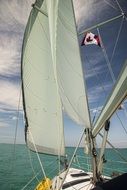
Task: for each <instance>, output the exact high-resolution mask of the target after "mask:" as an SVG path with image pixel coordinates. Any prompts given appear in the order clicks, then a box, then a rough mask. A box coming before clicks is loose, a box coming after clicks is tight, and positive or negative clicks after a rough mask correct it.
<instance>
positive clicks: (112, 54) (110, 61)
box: [110, 16, 124, 63]
mask: <svg viewBox="0 0 127 190" xmlns="http://www.w3.org/2000/svg"><path fill="white" fill-rule="evenodd" d="M123 21H124V16H123V17H122V21H121V24H120V28H119V31H118V34H117V39H116V42H115V46H114V48H113V52H112V56H111V59H110V63H112V60H113V57H114V54H115V50H116V46H117V44H118V40H119V36H120V33H121V30H122V25H123Z"/></svg>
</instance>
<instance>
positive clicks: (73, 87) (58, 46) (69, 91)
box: [47, 0, 90, 128]
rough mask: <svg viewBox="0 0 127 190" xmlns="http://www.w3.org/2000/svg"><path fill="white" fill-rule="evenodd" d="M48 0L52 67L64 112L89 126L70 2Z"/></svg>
mask: <svg viewBox="0 0 127 190" xmlns="http://www.w3.org/2000/svg"><path fill="white" fill-rule="evenodd" d="M47 3H48V6H47V7H48V15H49V26H50V37H51V47H52V57H53V60H54V70H56V77H57V82H58V86H59V93H60V97H61V99H62V103H63V107H64V110H65V112H66V113H67V114H68V115H69V116H70V117H71V118H72V119H73V120H74V121H76V122H77V123H78V124H81V125H85V127H87V128H89V127H90V119H89V111H88V104H87V97H86V92H85V84H84V76H83V72H82V64H81V58H80V52H79V44H78V39H77V32H76V26H75V16H74V11H73V5H72V1H71V0H68V1H63V0H59V1H58V0H56V1H50V0H47Z"/></svg>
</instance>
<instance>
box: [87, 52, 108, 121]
mask: <svg viewBox="0 0 127 190" xmlns="http://www.w3.org/2000/svg"><path fill="white" fill-rule="evenodd" d="M86 59H87V62H88V65H91V64H92V62H90V61H89V59H88V57H87V55H86ZM90 69H91V70H92V71H93V72H94V73H95V76H96V78H97V80H98V81H99V83H100V86H101V88H102V90H103V91H104V92H105V88H104V86H103V85H102V84H101V82H100V79H99V77H98V74H97V73H96V71H95V69H94V67H91V68H90ZM105 94H106V92H105ZM99 102H100V101H98V102H97V108H99ZM100 111H101V110H100ZM96 115H97V112H95V114H94V117H93V121H92V124H93V123H94V121H95V117H96Z"/></svg>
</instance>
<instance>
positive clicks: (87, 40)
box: [81, 32, 101, 46]
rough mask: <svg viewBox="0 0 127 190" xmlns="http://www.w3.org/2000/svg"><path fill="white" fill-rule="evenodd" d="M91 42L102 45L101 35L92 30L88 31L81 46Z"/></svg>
mask: <svg viewBox="0 0 127 190" xmlns="http://www.w3.org/2000/svg"><path fill="white" fill-rule="evenodd" d="M90 44H96V45H98V46H101V44H100V39H99V36H97V35H96V34H93V33H92V32H87V33H86V34H85V36H84V38H83V40H82V43H81V46H83V45H90Z"/></svg>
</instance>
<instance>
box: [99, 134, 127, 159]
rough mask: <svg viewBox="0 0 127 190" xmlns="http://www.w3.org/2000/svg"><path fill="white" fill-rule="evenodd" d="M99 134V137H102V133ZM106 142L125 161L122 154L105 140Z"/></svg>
mask: <svg viewBox="0 0 127 190" xmlns="http://www.w3.org/2000/svg"><path fill="white" fill-rule="evenodd" d="M99 135H100V137H101V138H103V135H102V134H101V133H99ZM107 143H108V145H109V146H110V147H112V149H113V150H114V151H115V152H116V153H117V154H118V155H119V156H120V158H121V159H122V160H124V161H125V162H126V163H127V159H126V158H124V156H123V155H122V154H121V153H120V152H119V151H118V150H117V149H116V148H115V147H114V146H113V145H112V144H111V143H110V142H109V141H108V140H107Z"/></svg>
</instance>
